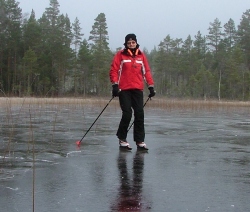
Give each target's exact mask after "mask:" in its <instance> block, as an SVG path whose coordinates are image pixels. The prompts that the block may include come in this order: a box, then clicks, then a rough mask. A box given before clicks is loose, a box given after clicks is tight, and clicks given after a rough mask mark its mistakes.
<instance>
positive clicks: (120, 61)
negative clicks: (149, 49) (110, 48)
mask: <svg viewBox="0 0 250 212" xmlns="http://www.w3.org/2000/svg"><path fill="white" fill-rule="evenodd" d="M109 76H110V81H111V83H112V84H118V86H119V89H121V90H129V89H139V90H143V88H144V81H145V82H146V83H147V86H148V87H154V81H153V78H152V75H151V72H150V67H149V64H148V61H147V58H146V56H145V54H144V53H143V52H142V51H140V50H139V49H138V51H137V53H136V55H135V56H134V57H133V56H132V55H131V53H130V52H129V51H128V50H127V49H123V50H120V51H119V52H117V53H116V55H115V56H114V59H113V62H112V64H111V69H110V72H109Z"/></svg>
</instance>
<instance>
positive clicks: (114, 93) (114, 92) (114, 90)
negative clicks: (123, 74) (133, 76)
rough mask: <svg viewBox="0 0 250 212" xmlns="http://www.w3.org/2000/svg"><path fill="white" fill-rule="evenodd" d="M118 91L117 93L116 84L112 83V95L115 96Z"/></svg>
mask: <svg viewBox="0 0 250 212" xmlns="http://www.w3.org/2000/svg"><path fill="white" fill-rule="evenodd" d="M118 93H119V88H118V84H114V85H112V96H113V97H116V96H118Z"/></svg>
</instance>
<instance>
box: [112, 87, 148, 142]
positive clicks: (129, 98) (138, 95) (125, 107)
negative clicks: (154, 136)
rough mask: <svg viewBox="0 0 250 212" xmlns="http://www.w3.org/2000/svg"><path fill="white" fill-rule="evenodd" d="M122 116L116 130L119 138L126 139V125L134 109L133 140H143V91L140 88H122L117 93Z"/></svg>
mask: <svg viewBox="0 0 250 212" xmlns="http://www.w3.org/2000/svg"><path fill="white" fill-rule="evenodd" d="M119 101H120V107H121V110H122V118H121V121H120V124H119V128H118V131H117V134H116V135H117V137H118V138H119V139H121V140H126V139H127V133H128V127H129V123H130V121H131V118H132V109H133V111H134V131H133V135H134V141H135V142H144V139H145V129H144V110H143V92H142V91H141V90H123V91H121V92H120V93H119Z"/></svg>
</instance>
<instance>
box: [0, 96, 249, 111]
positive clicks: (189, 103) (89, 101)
mask: <svg viewBox="0 0 250 212" xmlns="http://www.w3.org/2000/svg"><path fill="white" fill-rule="evenodd" d="M108 101H109V98H108V97H106V98H105V97H104V98H102V97H100V98H98V97H93V98H16V97H13V98H6V97H1V98H0V107H1V106H6V104H7V105H8V106H20V105H37V106H43V105H53V106H55V105H56V106H60V105H63V106H69V107H70V108H74V107H75V108H78V107H82V106H84V105H93V106H103V105H105V104H107V102H108ZM112 105H115V106H118V105H119V104H118V98H116V99H114V100H113V102H112ZM147 107H150V108H151V107H154V108H159V109H166V110H170V111H171V110H194V111H200V110H209V111H211V110H218V109H222V110H235V109H236V110H237V109H239V108H250V102H242V101H218V100H206V101H205V100H190V99H168V98H158V97H157V98H153V99H152V100H151V101H149V102H148V103H147Z"/></svg>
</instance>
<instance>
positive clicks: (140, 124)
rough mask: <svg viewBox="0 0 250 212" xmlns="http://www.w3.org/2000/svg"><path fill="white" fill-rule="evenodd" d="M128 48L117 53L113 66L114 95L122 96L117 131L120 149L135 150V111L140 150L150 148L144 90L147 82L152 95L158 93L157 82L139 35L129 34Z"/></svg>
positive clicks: (136, 138)
mask: <svg viewBox="0 0 250 212" xmlns="http://www.w3.org/2000/svg"><path fill="white" fill-rule="evenodd" d="M124 46H125V48H124V49H123V50H120V51H118V52H117V53H116V55H115V56H114V58H113V62H112V64H111V69H110V73H109V76H110V81H111V83H112V95H113V97H116V96H119V102H120V107H121V110H122V117H121V121H120V124H119V127H118V131H117V133H116V135H117V137H118V139H119V145H120V148H123V149H127V150H131V149H132V148H131V147H130V145H129V143H128V141H127V133H128V127H129V123H130V121H131V118H132V109H133V111H134V118H135V120H134V131H133V137H134V141H135V143H136V145H137V149H143V150H148V148H147V147H146V144H145V142H144V139H145V128H144V109H143V89H144V81H145V82H146V84H147V86H148V89H149V91H150V94H149V96H148V97H149V98H151V97H153V96H154V95H155V91H154V81H153V78H152V75H151V71H150V67H149V64H148V61H147V58H146V56H145V54H144V53H143V52H142V51H141V50H140V49H139V44H138V43H137V39H136V35H135V34H128V35H126V37H125V43H124Z"/></svg>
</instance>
